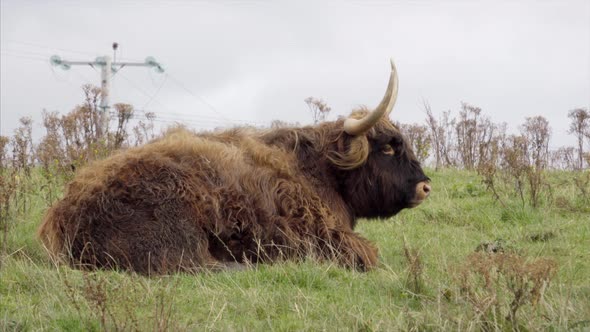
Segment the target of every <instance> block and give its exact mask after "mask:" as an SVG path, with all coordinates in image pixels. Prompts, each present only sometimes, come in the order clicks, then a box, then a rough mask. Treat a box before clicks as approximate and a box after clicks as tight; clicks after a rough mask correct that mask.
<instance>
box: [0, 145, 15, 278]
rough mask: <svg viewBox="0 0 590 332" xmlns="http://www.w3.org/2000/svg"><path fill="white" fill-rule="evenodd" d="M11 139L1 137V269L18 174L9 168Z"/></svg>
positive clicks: (6, 245)
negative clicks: (8, 151) (8, 149)
mask: <svg viewBox="0 0 590 332" xmlns="http://www.w3.org/2000/svg"><path fill="white" fill-rule="evenodd" d="M9 142H10V139H9V138H8V137H6V136H0V228H1V231H2V243H1V244H0V268H1V267H2V263H3V261H4V257H5V256H6V253H7V250H8V243H7V242H8V231H9V228H10V224H9V221H10V206H11V200H12V198H13V196H14V193H15V191H16V189H17V188H16V181H17V174H16V172H15V168H14V167H10V166H9V162H8V160H9V158H8V153H7V148H8V144H9Z"/></svg>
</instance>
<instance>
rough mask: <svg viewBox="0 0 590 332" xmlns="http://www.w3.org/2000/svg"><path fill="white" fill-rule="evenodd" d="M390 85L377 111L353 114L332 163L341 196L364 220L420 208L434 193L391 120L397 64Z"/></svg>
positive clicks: (344, 127) (344, 126)
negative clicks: (338, 179) (336, 169)
mask: <svg viewBox="0 0 590 332" xmlns="http://www.w3.org/2000/svg"><path fill="white" fill-rule="evenodd" d="M391 69H392V70H391V75H390V79H389V85H388V87H387V91H386V93H385V96H384V97H383V100H382V101H381V103H380V104H379V106H377V108H376V109H375V110H374V111H370V112H369V111H366V110H364V111H360V112H355V113H353V114H351V116H350V117H349V118H347V119H346V120H345V121H344V122H343V125H342V126H343V129H344V132H345V133H344V134H343V135H344V136H342V137H341V138H340V140H339V142H338V146H336V147H335V148H334V149H335V151H338V153H336V154H335V156H336V157H334V158H331V160H332V161H333V162H334V163H335V164H336V165H337V166H339V168H340V170H341V171H340V172H339V173H340V181H339V182H340V189H339V190H340V194H341V195H342V196H343V197H344V198H345V200H346V202H347V203H348V204H349V206H350V207H351V208H352V210H353V212H354V213H355V215H356V216H359V217H388V216H392V215H394V214H396V213H398V212H399V211H400V210H402V209H404V208H410V207H415V206H417V205H418V204H420V203H422V201H424V200H425V199H426V198H427V197H428V195H429V194H430V191H431V187H430V184H429V182H430V179H429V178H428V177H427V176H426V175H425V174H424V172H423V171H422V167H420V163H419V162H418V160H417V159H416V156H415V155H414V152H413V151H412V149H411V147H410V144H408V142H406V140H405V138H404V137H403V136H402V135H401V133H400V132H399V130H398V129H397V128H396V127H395V126H394V125H393V124H392V122H391V121H390V120H389V114H390V112H391V110H392V109H393V106H394V104H395V100H396V98H397V90H398V79H397V71H396V69H395V65H394V64H393V62H392V68H391Z"/></svg>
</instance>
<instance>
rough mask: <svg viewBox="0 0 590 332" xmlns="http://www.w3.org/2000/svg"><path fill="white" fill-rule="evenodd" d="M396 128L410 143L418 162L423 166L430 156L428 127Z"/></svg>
mask: <svg viewBox="0 0 590 332" xmlns="http://www.w3.org/2000/svg"><path fill="white" fill-rule="evenodd" d="M397 127H398V128H399V129H400V131H401V132H402V134H403V135H404V136H405V138H406V139H407V140H408V142H409V143H410V146H411V147H412V149H413V150H414V154H415V155H416V158H418V161H420V163H422V164H423V163H424V162H425V161H426V159H427V158H428V157H429V156H430V149H431V139H430V135H429V133H428V127H426V126H424V125H419V124H397Z"/></svg>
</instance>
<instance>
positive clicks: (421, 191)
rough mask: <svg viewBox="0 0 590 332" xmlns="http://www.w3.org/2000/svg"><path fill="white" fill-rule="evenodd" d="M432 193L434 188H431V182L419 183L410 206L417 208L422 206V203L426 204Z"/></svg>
mask: <svg viewBox="0 0 590 332" xmlns="http://www.w3.org/2000/svg"><path fill="white" fill-rule="evenodd" d="M431 191H432V187H431V186H430V182H429V181H422V182H419V183H418V184H417V185H416V196H414V199H413V200H412V202H410V206H411V207H415V206H418V205H420V203H422V202H424V200H425V199H426V198H428V196H429V195H430V192H431Z"/></svg>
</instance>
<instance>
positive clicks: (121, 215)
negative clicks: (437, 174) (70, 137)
mask: <svg viewBox="0 0 590 332" xmlns="http://www.w3.org/2000/svg"><path fill="white" fill-rule="evenodd" d="M365 114H366V111H364V110H362V111H357V112H355V113H353V114H352V116H354V117H361V116H364V115H365ZM342 123H343V120H339V121H335V122H328V123H323V124H320V125H318V126H315V127H304V128H281V129H274V130H267V131H263V130H254V129H248V128H241V129H240V128H238V129H232V130H228V131H225V132H222V133H207V134H195V133H192V132H189V131H187V130H175V131H173V132H169V133H168V134H166V135H165V136H164V137H163V138H161V139H158V140H156V141H154V142H152V143H149V144H147V145H144V146H141V147H138V148H132V149H128V150H125V151H121V152H119V153H117V154H115V155H114V156H112V157H110V158H108V159H105V160H101V161H97V162H94V163H93V164H91V165H89V166H87V167H85V168H84V169H82V170H81V171H80V172H79V173H78V174H77V176H76V178H75V179H74V180H73V181H72V182H71V183H70V184H69V185H68V187H67V191H66V194H65V196H64V198H63V199H62V200H61V201H59V202H57V203H56V204H55V205H54V206H53V207H51V208H50V209H49V211H48V212H47V214H46V216H45V219H44V221H43V224H42V225H41V227H40V228H39V236H40V238H41V240H42V241H43V243H44V244H45V245H46V247H47V248H48V250H49V251H50V253H51V254H52V255H53V256H54V257H56V258H60V259H64V260H65V261H66V262H67V263H69V264H70V265H72V266H75V267H79V268H120V269H126V270H132V271H136V272H138V273H142V274H150V273H156V274H162V273H169V272H174V271H178V270H181V271H198V270H199V269H202V268H215V267H219V266H223V265H224V264H226V263H233V262H272V261H276V260H280V259H298V258H302V257H305V256H313V257H316V258H318V259H325V260H332V261H336V262H338V263H340V264H341V265H344V266H349V267H353V268H357V269H361V270H364V269H367V268H371V267H373V266H375V265H376V264H377V249H376V248H375V247H374V246H373V245H372V244H371V243H369V242H368V241H367V240H365V239H364V238H362V237H360V236H359V235H358V234H357V233H355V232H353V227H354V225H355V220H356V218H358V217H379V216H391V215H393V214H395V213H397V212H399V211H400V210H401V209H403V208H406V207H409V206H410V205H411V204H412V203H411V202H412V200H413V199H414V195H415V186H416V184H417V183H418V182H420V181H423V180H425V179H427V177H426V176H425V175H424V173H423V172H422V169H421V168H420V165H419V163H418V162H417V161H416V158H415V157H414V155H413V153H412V151H411V150H410V148H409V147H408V146H407V144H405V142H404V140H403V138H402V137H401V135H400V134H399V131H398V130H397V129H396V128H395V127H394V126H393V125H392V123H391V122H390V121H389V120H387V119H382V120H381V121H380V122H379V123H378V124H377V125H375V127H374V128H373V129H371V130H370V131H369V132H368V133H367V134H366V135H364V136H357V137H354V136H349V135H348V134H345V133H343V131H342ZM385 144H389V145H391V146H393V148H394V149H395V151H396V153H395V155H393V156H391V155H385V154H383V153H382V146H384V145H385Z"/></svg>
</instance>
